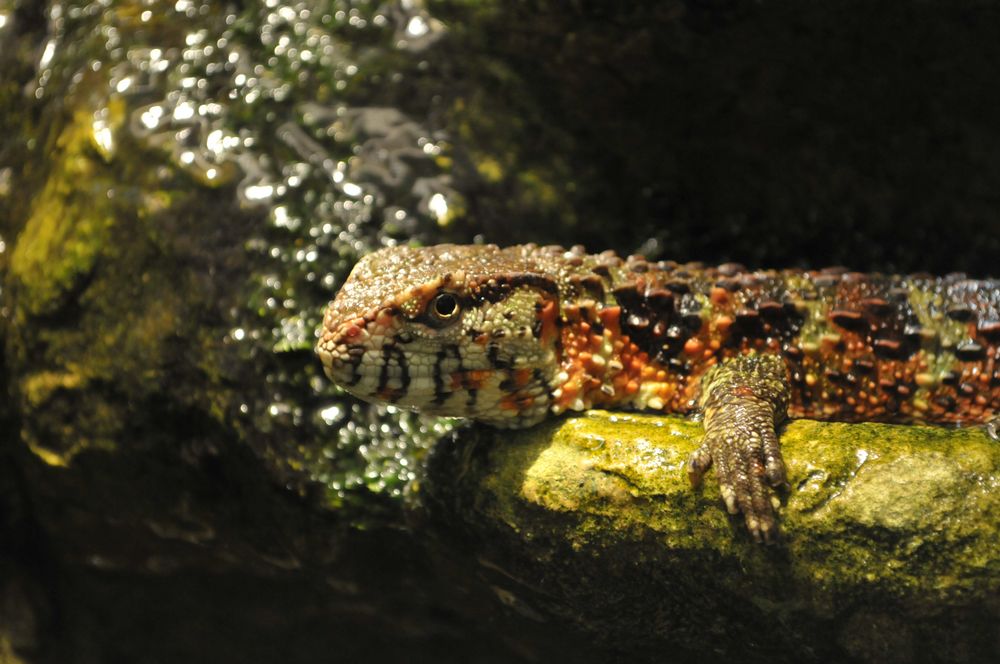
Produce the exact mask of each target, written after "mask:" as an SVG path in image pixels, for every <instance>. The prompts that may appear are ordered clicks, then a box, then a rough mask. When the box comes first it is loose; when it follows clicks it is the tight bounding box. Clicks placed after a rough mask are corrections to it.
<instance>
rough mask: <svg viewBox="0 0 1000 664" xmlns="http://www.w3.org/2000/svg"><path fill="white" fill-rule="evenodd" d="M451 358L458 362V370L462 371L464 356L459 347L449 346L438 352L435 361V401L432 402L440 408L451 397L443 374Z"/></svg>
mask: <svg viewBox="0 0 1000 664" xmlns="http://www.w3.org/2000/svg"><path fill="white" fill-rule="evenodd" d="M449 358H450V359H455V360H458V370H459V371H461V370H462V354H461V353H459V352H458V346H456V345H454V344H448V345H447V346H445V347H444V348H442V349H441V350H439V351H438V354H437V357H436V358H435V359H434V372H433V373H434V400H433V402H432V403H434V404H436V405H438V406H440V405H441V404H443V403H444V402H445V401H446V400H447V399H448V397H449V396H450V395H451V392H450V391H448V389H447V386H446V385H445V383H444V375H443V373H442V365H443V364H444V362H445V361H446V360H448V359H449Z"/></svg>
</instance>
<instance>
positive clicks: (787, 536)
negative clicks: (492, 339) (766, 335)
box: [428, 411, 1000, 662]
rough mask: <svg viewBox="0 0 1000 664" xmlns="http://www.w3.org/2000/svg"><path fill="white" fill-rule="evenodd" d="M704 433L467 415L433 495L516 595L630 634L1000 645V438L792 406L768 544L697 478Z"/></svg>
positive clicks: (682, 644)
mask: <svg viewBox="0 0 1000 664" xmlns="http://www.w3.org/2000/svg"><path fill="white" fill-rule="evenodd" d="M700 433H701V427H700V425H698V424H697V423H693V422H690V421H687V420H684V419H681V418H677V417H669V416H656V415H640V414H621V413H617V414H615V413H606V412H599V411H594V412H590V413H588V414H586V415H584V416H578V417H571V418H566V419H562V420H559V421H558V422H555V423H551V424H546V425H543V426H540V427H536V428H533V429H530V430H526V431H519V432H515V433H513V434H511V433H509V432H502V433H499V434H498V433H496V432H494V431H491V430H487V429H465V430H462V431H461V432H460V433H459V436H458V437H457V438H456V440H455V441H453V443H452V444H450V445H447V446H442V449H441V450H440V451H439V452H438V453H437V454H436V456H435V459H434V461H433V463H432V465H431V471H430V474H431V477H430V482H429V484H428V494H429V502H430V504H431V505H432V506H434V508H435V511H436V513H437V514H438V516H440V517H442V518H444V519H445V520H446V521H447V522H449V523H455V522H459V523H461V524H463V526H462V529H463V530H464V531H465V532H469V533H471V534H473V535H474V536H475V537H476V538H477V540H478V541H480V542H481V543H482V544H481V547H482V551H481V552H480V555H481V556H482V557H483V558H484V559H487V560H490V561H491V565H494V566H495V567H497V568H501V569H504V570H505V573H506V574H507V577H508V578H507V580H508V582H509V584H510V585H509V587H508V588H507V590H508V591H509V592H510V593H512V594H513V595H522V596H527V597H529V598H532V599H531V600H529V602H530V601H535V602H538V604H540V605H542V606H544V607H545V608H547V609H548V610H549V611H551V612H553V613H555V614H557V615H561V616H563V617H566V618H568V619H570V620H572V621H574V622H576V623H577V624H578V625H580V626H582V627H584V629H586V630H587V631H589V632H592V633H595V634H598V635H600V636H602V637H603V638H604V639H605V640H607V641H608V642H609V643H612V644H615V645H616V646H620V647H621V648H622V649H623V650H624V651H630V652H631V651H635V652H640V653H647V654H648V652H649V651H650V650H651V649H652V650H655V649H656V648H665V649H666V648H674V649H680V651H685V652H688V653H689V654H692V655H693V654H694V653H697V652H698V651H699V649H700V648H701V647H703V646H702V644H705V643H710V644H711V650H712V651H713V653H714V656H718V657H724V656H730V657H731V656H741V657H743V658H745V659H744V661H757V660H764V659H770V658H774V657H777V658H778V659H779V660H782V661H788V660H789V659H795V658H796V657H801V658H804V659H806V660H812V659H815V658H817V657H819V658H820V659H822V657H840V658H856V659H857V660H858V661H873V662H874V661H905V659H899V656H900V655H901V654H902V653H907V652H909V653H921V652H923V653H927V656H926V661H941V660H946V659H951V660H952V661H977V658H981V657H983V656H984V655H987V654H989V653H995V652H996V648H997V643H996V642H995V640H994V639H993V638H992V637H991V634H993V635H995V633H996V632H995V629H996V628H997V627H998V626H1000V523H998V519H997V515H998V514H1000V491H997V487H998V486H1000V444H998V443H997V442H996V441H994V440H992V439H990V438H989V437H988V436H987V435H986V434H985V433H984V432H983V431H982V430H980V429H977V428H973V429H959V430H955V429H946V428H941V427H918V426H890V425H882V424H840V423H823V422H815V421H806V420H798V421H793V422H791V423H790V424H789V425H788V426H787V427H786V429H785V431H784V433H783V435H782V442H783V452H784V455H785V460H786V463H787V466H788V475H789V482H790V488H789V490H788V491H787V492H786V493H784V495H783V499H782V503H783V505H782V507H781V513H780V514H781V516H780V518H781V526H782V530H783V536H782V539H781V541H780V543H779V544H778V545H776V546H771V547H765V546H761V545H756V544H754V543H753V542H752V541H751V539H750V538H749V536H748V535H747V534H746V532H744V527H743V524H742V521H741V518H740V517H729V516H727V514H726V512H725V509H724V507H723V506H722V502H721V499H720V498H719V496H718V486H717V485H716V484H715V481H714V479H713V478H711V477H709V478H708V479H707V480H706V482H705V486H704V487H703V488H702V489H700V490H697V491H695V490H692V488H691V487H690V486H689V484H688V481H687V477H686V473H685V472H684V468H683V466H684V461H685V459H686V458H687V456H688V454H690V452H692V451H693V450H694V449H695V447H696V446H697V444H698V438H699V436H700ZM459 438H463V440H458V439H459ZM897 623H898V624H897ZM893 626H895V627H893ZM888 629H891V630H892V634H891V635H889V634H885V635H883V634H882V633H881V630H888ZM991 630H992V631H991ZM890 636H891V638H890ZM883 637H884V638H883ZM886 643H892V644H894V645H893V646H892V648H889V650H893V652H895V653H896V655H893V656H889V655H886V652H885V650H886V648H882V645H885V644H886ZM879 644H882V645H879ZM945 644H948V645H945ZM952 647H954V648H957V649H956V650H955V653H965V655H961V656H959V655H955V654H954V653H952V654H950V655H949V654H948V653H947V652H945V651H944V650H943V649H945V648H952ZM894 657H895V659H894ZM886 658H888V659H886ZM916 661H924V660H921V659H920V658H919V657H918V658H917V660H916Z"/></svg>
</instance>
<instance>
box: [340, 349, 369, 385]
mask: <svg viewBox="0 0 1000 664" xmlns="http://www.w3.org/2000/svg"><path fill="white" fill-rule="evenodd" d="M347 356H348V357H349V358H351V359H350V365H351V379H350V380H349V381H347V383H345V385H347V386H348V387H353V386H355V385H357V384H358V383H360V382H361V372H360V371H358V369H360V368H361V362H362V361H363V360H364V358H365V347H364V346H351V347H350V348H348V349H347Z"/></svg>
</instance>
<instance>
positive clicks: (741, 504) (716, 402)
mask: <svg viewBox="0 0 1000 664" xmlns="http://www.w3.org/2000/svg"><path fill="white" fill-rule="evenodd" d="M784 375H785V374H784V365H783V364H782V361H781V359H780V358H777V357H774V356H767V355H761V356H758V355H747V356H742V357H737V358H733V360H731V361H730V362H728V363H726V364H724V365H721V366H720V367H717V368H716V369H715V370H713V372H712V373H710V374H709V375H708V376H706V380H705V382H704V384H703V395H702V405H703V408H704V411H705V438H704V439H703V441H702V444H701V447H699V448H698V449H697V450H696V451H695V452H694V453H693V454H692V455H691V457H690V459H689V460H688V466H687V470H688V477H689V479H690V480H691V483H692V484H693V485H695V486H697V485H698V484H699V483H700V482H701V480H702V477H703V476H704V474H705V472H706V471H707V470H708V469H709V468H710V467H711V466H713V465H714V466H715V472H716V475H717V477H718V479H719V489H720V491H721V493H722V498H723V500H724V501H725V503H726V508H727V509H728V510H729V512H730V514H736V513H737V512H742V514H743V517H744V519H745V520H746V524H747V529H748V530H749V531H750V534H751V536H752V537H753V538H754V539H755V540H756V541H758V542H773V541H775V540H776V539H777V535H778V522H777V517H776V513H775V507H776V506H775V505H774V504H773V503H772V498H771V497H772V491H771V487H779V486H782V485H784V484H785V482H786V479H785V464H784V462H783V461H782V459H781V450H780V447H779V445H778V437H777V435H776V433H775V423H776V422H777V421H780V420H781V419H784V414H785V407H786V406H785V404H786V403H787V396H786V395H787V389H786V388H785V384H784Z"/></svg>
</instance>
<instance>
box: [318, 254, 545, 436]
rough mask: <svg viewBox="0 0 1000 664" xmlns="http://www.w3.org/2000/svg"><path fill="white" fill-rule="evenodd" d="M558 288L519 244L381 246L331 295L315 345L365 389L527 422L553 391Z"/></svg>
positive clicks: (332, 373)
mask: <svg viewBox="0 0 1000 664" xmlns="http://www.w3.org/2000/svg"><path fill="white" fill-rule="evenodd" d="M558 297H559V295H558V288H557V285H556V283H555V280H553V279H552V278H551V276H548V275H546V274H544V273H543V271H541V270H539V269H538V268H537V267H536V266H535V265H533V264H532V262H531V260H530V259H529V257H528V256H527V254H526V252H525V251H523V250H521V249H518V248H512V249H499V248H497V247H495V246H491V245H490V246H454V245H438V246H435V247H427V248H410V247H392V248H388V249H382V250H380V251H377V252H375V253H373V254H370V255H368V256H365V257H364V258H362V259H361V261H360V262H359V263H358V264H357V265H356V266H355V268H354V270H353V271H352V272H351V275H350V276H349V277H348V279H347V281H346V282H345V283H344V285H343V287H342V288H341V289H340V292H339V293H338V294H337V297H336V298H335V299H334V301H333V302H332V303H331V304H330V306H329V308H328V309H327V311H326V315H325V316H324V319H323V329H322V330H321V334H320V340H319V343H318V344H317V346H316V352H317V353H318V354H319V356H320V359H322V361H323V367H324V369H325V370H326V374H327V376H329V377H330V379H331V380H333V381H334V382H335V383H337V384H338V385H340V386H341V387H343V388H344V389H345V390H347V391H348V392H350V393H351V394H353V395H355V396H357V397H359V398H361V399H365V400H367V401H381V402H387V403H393V404H396V405H399V406H402V407H405V408H413V409H418V410H421V411H424V412H428V413H434V414H438V415H447V416H459V417H471V418H473V419H477V420H481V421H486V422H490V423H492V424H495V425H499V426H526V425H528V424H531V423H533V422H535V421H538V420H539V419H541V418H542V417H543V416H544V413H545V411H546V409H547V406H548V402H549V384H550V382H551V380H552V377H553V374H554V373H555V371H556V358H555V350H554V349H555V340H556V337H557V336H558V333H557V323H556V320H557V318H558Z"/></svg>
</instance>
